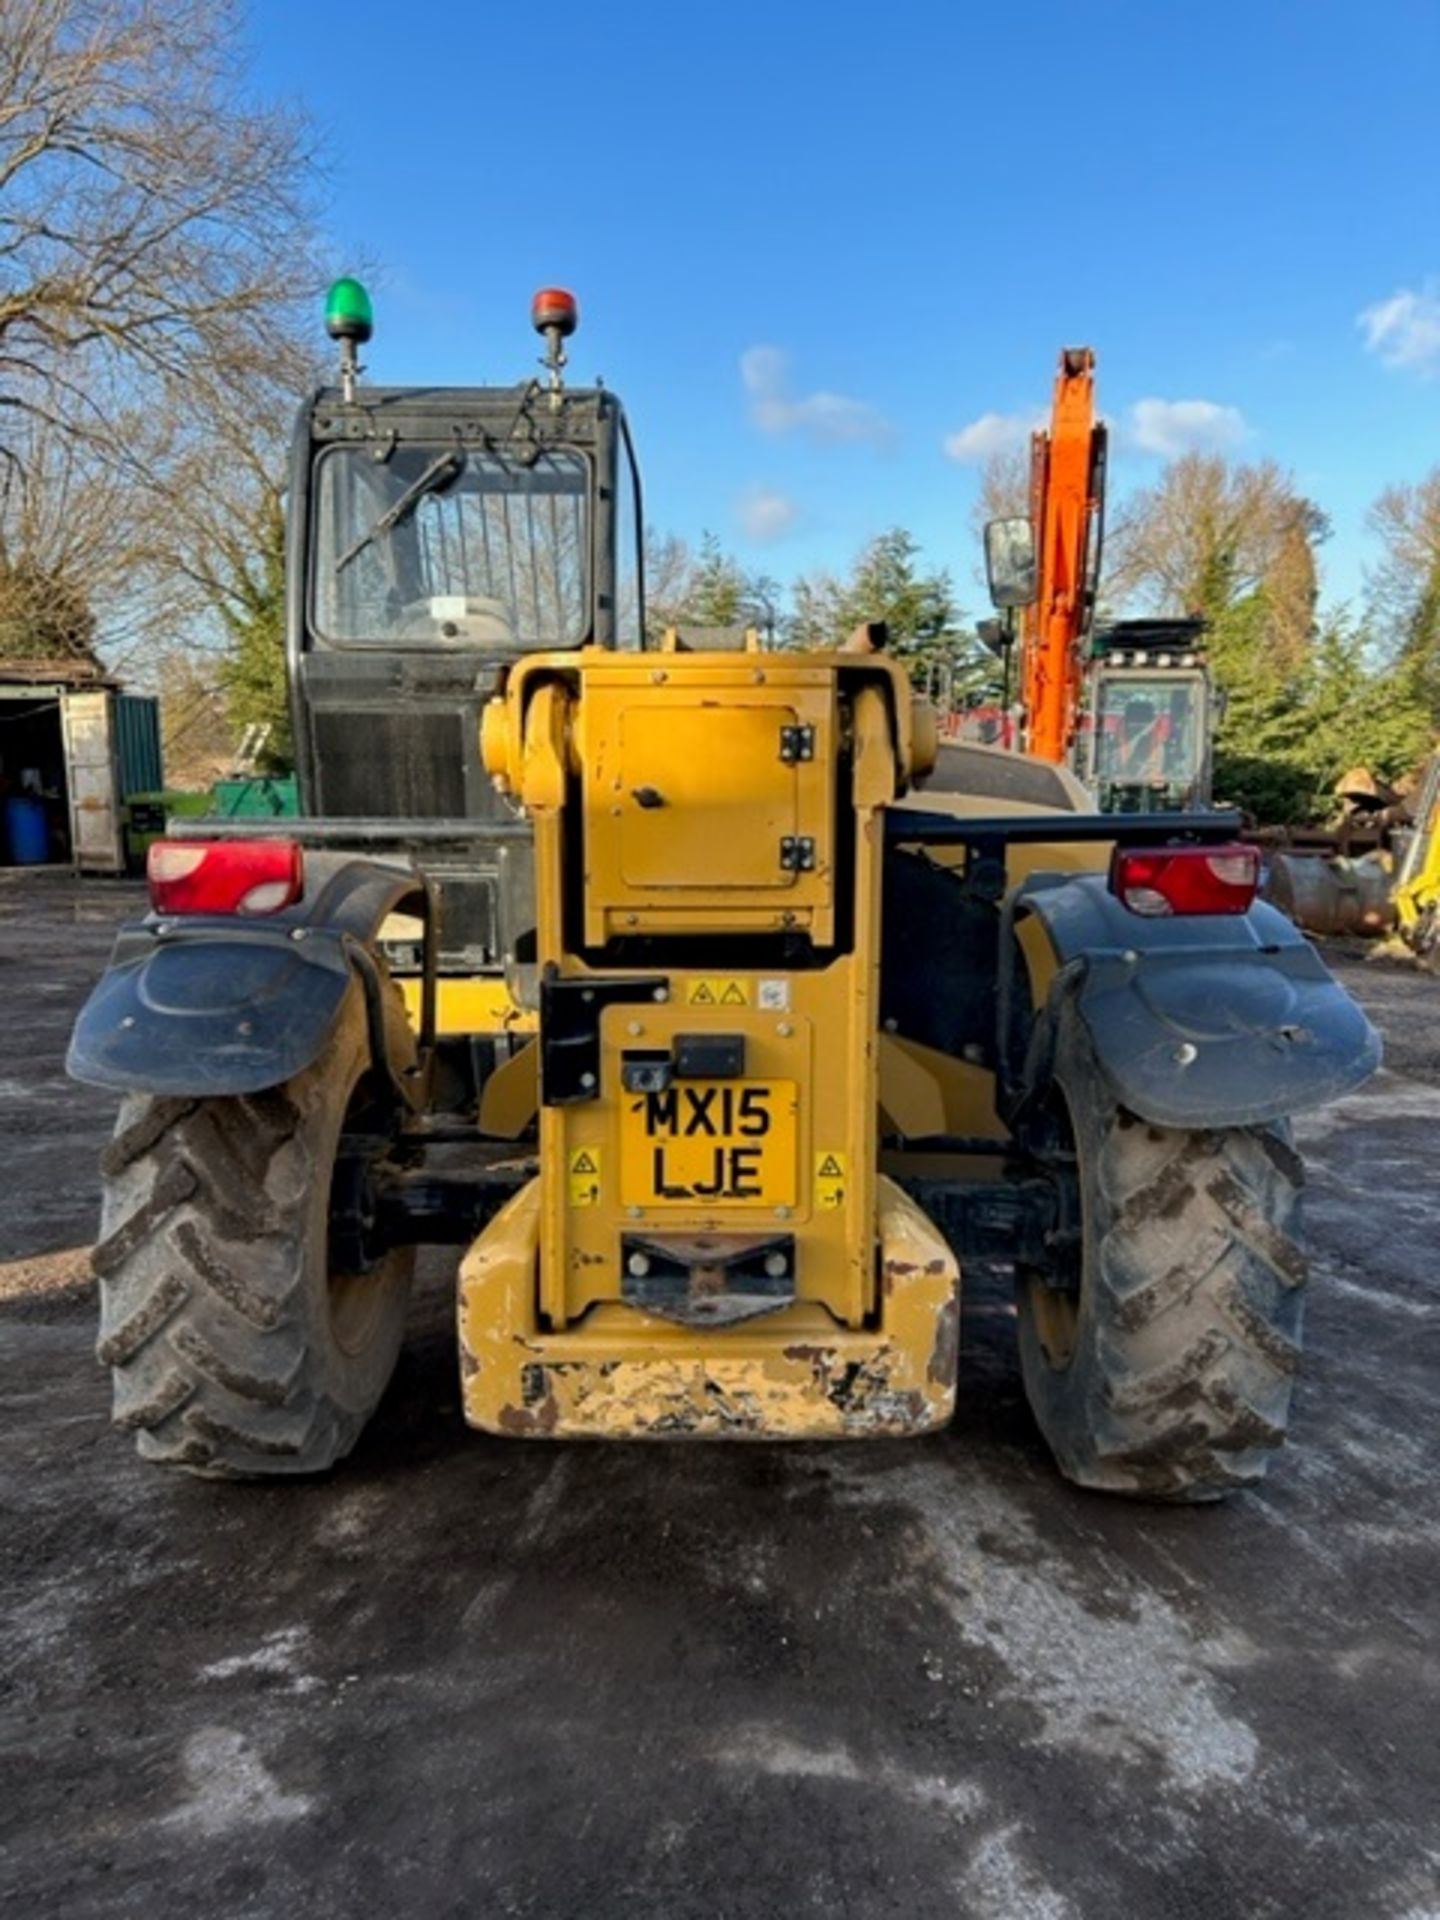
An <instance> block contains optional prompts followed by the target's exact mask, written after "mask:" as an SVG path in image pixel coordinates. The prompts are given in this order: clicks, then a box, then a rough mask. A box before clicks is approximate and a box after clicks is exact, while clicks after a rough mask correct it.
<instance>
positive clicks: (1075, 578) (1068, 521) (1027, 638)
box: [1020, 347, 1107, 761]
mask: <svg viewBox="0 0 1440 1920" xmlns="http://www.w3.org/2000/svg"><path fill="white" fill-rule="evenodd" d="M1106 438H1107V435H1106V429H1105V423H1104V421H1102V420H1097V419H1096V418H1095V354H1094V351H1093V349H1092V348H1090V347H1066V348H1065V349H1064V350H1063V351H1062V353H1061V355H1060V371H1059V373H1058V374H1057V375H1056V379H1055V399H1054V403H1053V405H1052V407H1051V412H1050V426H1049V430H1048V431H1047V430H1045V429H1044V428H1041V429H1040V430H1039V431H1038V432H1037V433H1035V434H1034V435H1033V436H1032V437H1031V441H1030V520H1031V526H1032V528H1033V529H1034V539H1035V547H1036V554H1035V558H1036V593H1035V597H1034V599H1033V600H1032V601H1031V602H1030V604H1029V606H1027V607H1026V608H1025V609H1024V615H1023V621H1022V627H1021V643H1020V697H1021V700H1022V701H1023V703H1024V707H1025V736H1024V738H1025V749H1026V751H1027V752H1028V753H1033V754H1035V755H1036V756H1037V757H1038V758H1039V759H1041V760H1056V761H1069V760H1070V759H1071V758H1072V756H1073V752H1074V747H1075V740H1076V733H1077V729H1078V727H1079V721H1080V698H1081V692H1082V689H1083V686H1084V678H1085V659H1084V650H1083V649H1084V640H1085V636H1086V634H1087V632H1088V630H1089V627H1090V623H1091V619H1092V616H1093V613H1094V608H1095V585H1096V582H1097V580H1098V579H1099V576H1100V551H1101V544H1102V531H1103V525H1104V502H1105V453H1106Z"/></svg>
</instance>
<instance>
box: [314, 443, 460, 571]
mask: <svg viewBox="0 0 1440 1920" xmlns="http://www.w3.org/2000/svg"><path fill="white" fill-rule="evenodd" d="M464 471H465V452H464V449H463V448H461V447H451V448H450V449H449V450H448V452H445V453H442V454H441V455H440V456H439V458H438V459H435V460H432V461H431V462H430V464H429V466H428V467H426V469H425V471H424V472H423V473H422V474H420V475H419V477H418V478H417V479H414V480H412V481H411V482H410V484H409V486H408V487H406V489H405V491H404V492H403V493H402V494H401V496H400V498H399V499H398V500H394V501H392V502H391V503H390V505H389V506H388V507H387V508H386V509H385V511H384V512H383V513H382V514H381V515H380V517H379V519H378V520H376V521H374V522H373V523H372V524H371V525H370V526H369V527H367V528H366V530H365V532H364V533H362V534H361V536H360V538H359V539H358V540H356V541H354V542H352V544H351V545H350V546H348V547H347V548H346V549H345V551H344V553H342V554H341V556H340V558H339V559H338V560H337V561H336V562H335V571H336V573H343V572H344V571H345V569H346V567H348V566H349V564H350V562H351V561H352V560H353V559H355V558H356V556H357V555H359V554H362V553H363V552H364V551H365V549H366V547H368V546H369V545H370V542H371V541H372V540H378V539H379V538H380V535H381V534H382V533H393V532H394V530H395V529H396V527H398V526H400V525H401V523H402V522H403V521H406V520H408V519H409V518H410V516H411V514H412V513H414V511H415V509H416V507H418V506H419V504H420V502H421V501H422V500H423V499H424V498H425V496H426V494H427V493H434V492H435V491H436V490H437V489H438V488H440V487H448V486H453V485H454V483H455V481H457V480H458V479H459V478H460V476H461V474H462V473H463V472H464Z"/></svg>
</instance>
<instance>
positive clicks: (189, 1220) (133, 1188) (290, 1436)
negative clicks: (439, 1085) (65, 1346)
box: [94, 980, 415, 1479]
mask: <svg viewBox="0 0 1440 1920" xmlns="http://www.w3.org/2000/svg"><path fill="white" fill-rule="evenodd" d="M384 991H385V994H386V1019H387V1024H388V1031H389V1035H390V1047H391V1059H392V1060H393V1061H398V1062H399V1063H401V1064H402V1065H408V1064H409V1063H411V1062H412V1061H413V1059H414V1041H413V1038H412V1036H411V1034H410V1031H409V1028H408V1026H407V1024H406V1021H405V1013H404V1007H403V1004H402V1002H401V1000H400V995H399V993H398V991H397V990H396V989H395V988H394V987H393V986H392V985H391V984H390V983H388V982H386V984H385V988H384ZM379 1097H380V1095H379V1089H378V1088H377V1086H376V1084H375V1076H374V1073H373V1069H372V1065H371V1059H370V1046H369V1035H368V1029H367V1022H366V1012H365V997H364V993H363V991H362V989H361V987H360V984H359V982H358V980H356V981H354V982H353V983H352V985H351V989H350V991H349V993H348V994H347V996H346V999H345V1002H344V1005H343V1008H342V1011H341V1015H340V1018H339V1021H338V1022H337V1025H336V1029H335V1032H334V1034H333V1036H332V1038H331V1041H330V1043H329V1044H328V1046H327V1047H326V1049H325V1052H324V1053H323V1054H322V1055H321V1057H320V1058H319V1059H318V1060H316V1061H315V1062H314V1064H313V1065H312V1066H309V1067H307V1068H305V1069H304V1071H303V1072H301V1073H298V1074H296V1075H295V1076H294V1078H293V1079H291V1080H289V1081H287V1082H286V1083H285V1084H284V1085H283V1086H279V1087H275V1088H272V1089H270V1090H268V1091H266V1092H264V1093H258V1094H247V1095H243V1096H239V1097H234V1098H224V1099H196V1100H185V1099H161V1098H154V1097H151V1096H147V1095H132V1096H130V1097H129V1098H127V1099H126V1101H125V1102H124V1105H123V1106H122V1107H121V1110H120V1118H119V1120H118V1122H117V1124H116V1129H115V1137H114V1139H113V1140H112V1141H111V1143H110V1145H109V1147H108V1148H107V1149H106V1152H105V1155H104V1158H103V1160H102V1162H101V1169H102V1172H103V1174H104V1200H103V1205H102V1211H101V1237H100V1242H99V1245H98V1246H97V1247H96V1249H95V1253H94V1265H95V1272H96V1275H97V1277H98V1278H99V1281H100V1339H99V1343H98V1346H97V1349H96V1350H97V1352H98V1354H99V1357H100V1359H101V1361H102V1362H103V1363H104V1364H105V1365H107V1366H108V1367H110V1368H111V1370H112V1377H113V1380H114V1389H115V1397H114V1420H115V1423H116V1425H117V1426H120V1427H122V1428H126V1429H129V1430H130V1431H132V1432H133V1433H134V1434H135V1437H136V1443H137V1446H138V1448H139V1451H140V1454H141V1457H142V1458H144V1459H146V1460H155V1461H160V1462H163V1463H165V1464H167V1465H170V1466H176V1467H183V1468H186V1469H188V1470H189V1471H190V1472H191V1473H196V1474H201V1475H204V1476H206V1477H209V1478H213V1479H247V1478H253V1477H258V1476H268V1475H277V1474H302V1473H315V1472H319V1471H321V1470H323V1469H324V1468H326V1467H329V1466H332V1465H333V1464H334V1463H335V1461H337V1460H339V1459H341V1458H343V1457H344V1455H345V1454H347V1453H348V1452H349V1451H350V1449H351V1447H353V1446H354V1444H355V1441H356V1440H357V1438H358V1437H359V1434H360V1430H361V1428H362V1427H363V1426H364V1425H365V1422H366V1421H367V1420H368V1419H369V1417H370V1415H371V1414H372V1413H373V1412H374V1410H375V1407H376V1404H377V1402H378V1401H379V1399H380V1396H381V1394H382V1393H383V1392H384V1390H385V1385H386V1382H387V1381H388V1380H389V1378H390V1375H391V1373H392V1372H393V1370H394V1367H395V1361H396V1358H397V1356H398V1354H399V1351H400V1342H401V1337H402V1334H403V1331H404V1323H405V1307H406V1300H407V1296H408V1294H409V1290H410V1281H411V1276H412V1273H413V1269H414V1258H415V1256H414V1249H413V1248H404V1249H402V1250H399V1251H396V1252H392V1253H388V1254H385V1255H384V1256H383V1257H382V1258H381V1259H380V1260H379V1261H378V1262H376V1263H375V1264H374V1265H371V1266H370V1267H369V1268H368V1270H367V1271H365V1272H346V1271H343V1270H340V1269H338V1268H337V1266H336V1263H335V1261H334V1260H333V1259H332V1256H331V1250H330V1213H331V1206H332V1184H333V1181H334V1175H335V1166H336V1158H337V1149H338V1147H339V1143H340V1140H341V1136H342V1134H359V1135H365V1134H367V1133H374V1132H375V1131H376V1130H377V1126H378V1113H379V1108H378V1107H377V1101H378V1099H379Z"/></svg>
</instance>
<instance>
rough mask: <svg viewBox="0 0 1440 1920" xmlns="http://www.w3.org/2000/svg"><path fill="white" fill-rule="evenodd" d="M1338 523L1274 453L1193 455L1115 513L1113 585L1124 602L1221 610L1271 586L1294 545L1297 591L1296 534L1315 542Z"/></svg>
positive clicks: (1292, 573) (1109, 568)
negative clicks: (1244, 462) (1250, 461)
mask: <svg viewBox="0 0 1440 1920" xmlns="http://www.w3.org/2000/svg"><path fill="white" fill-rule="evenodd" d="M1328 531H1329V528H1328V524H1327V522H1326V520H1325V516H1324V515H1323V514H1322V513H1321V512H1320V511H1319V509H1318V508H1317V507H1315V506H1314V505H1312V503H1311V502H1310V501H1308V500H1306V499H1304V498H1302V496H1301V495H1300V494H1298V493H1297V492H1296V491H1295V487H1294V483H1293V481H1292V480H1291V479H1290V477H1289V475H1288V474H1286V473H1284V472H1282V470H1281V469H1280V468H1279V467H1278V466H1276V465H1275V463H1274V462H1273V461H1270V460H1265V461H1261V462H1259V463H1258V464H1256V465H1254V466H1232V465H1231V464H1230V463H1229V462H1228V461H1227V460H1225V459H1224V458H1223V457H1221V456H1220V455H1218V454H1200V453H1187V454H1184V455H1182V456H1181V457H1180V459H1178V460H1174V461H1172V462H1171V463H1170V465H1169V466H1168V467H1167V468H1166V469H1165V471H1164V473H1163V474H1162V475H1161V477H1160V479H1159V481H1158V482H1157V483H1156V484H1155V486H1153V487H1146V488H1142V489H1141V490H1140V491H1139V492H1138V493H1134V494H1132V495H1131V496H1130V497H1129V499H1128V500H1126V501H1125V503H1124V504H1123V506H1122V507H1121V509H1120V510H1119V512H1118V513H1117V514H1116V515H1115V516H1114V518H1113V521H1112V524H1111V528H1110V532H1109V536H1108V539H1107V542H1106V584H1107V587H1108V589H1109V592H1110V593H1111V594H1113V595H1114V596H1115V598H1116V599H1117V600H1123V599H1126V598H1133V599H1135V600H1137V601H1139V602H1141V603H1142V604H1145V605H1147V606H1150V607H1153V608H1155V609H1156V610H1157V611H1161V612H1167V613H1197V612H1198V613H1205V614H1208V615H1210V616H1211V617H1212V618H1213V617H1214V616H1216V615H1217V614H1219V613H1221V612H1223V611H1224V610H1225V608H1227V607H1229V606H1233V605H1234V603H1235V602H1236V601H1237V600H1241V599H1243V598H1244V597H1245V596H1246V595H1248V594H1251V593H1254V592H1255V591H1256V589H1257V588H1259V587H1260V586H1261V585H1263V584H1264V583H1265V582H1266V580H1267V578H1269V577H1271V576H1272V575H1273V574H1274V573H1275V571H1276V569H1277V567H1281V566H1282V557H1283V556H1284V555H1285V554H1286V551H1287V548H1288V549H1289V555H1290V558H1289V589H1290V590H1293V591H1298V590H1299V587H1300V586H1301V585H1302V584H1303V583H1301V581H1300V571H1301V570H1300V569H1299V568H1298V567H1297V566H1296V564H1295V560H1296V554H1295V542H1296V540H1297V538H1298V539H1299V540H1300V541H1303V543H1304V544H1305V546H1306V548H1307V550H1308V549H1309V548H1312V547H1313V546H1314V545H1315V544H1316V543H1317V542H1319V541H1320V540H1323V539H1324V538H1325V535H1326V534H1327V533H1328ZM1282 571H1283V568H1282ZM1311 617H1313V602H1312V616H1311Z"/></svg>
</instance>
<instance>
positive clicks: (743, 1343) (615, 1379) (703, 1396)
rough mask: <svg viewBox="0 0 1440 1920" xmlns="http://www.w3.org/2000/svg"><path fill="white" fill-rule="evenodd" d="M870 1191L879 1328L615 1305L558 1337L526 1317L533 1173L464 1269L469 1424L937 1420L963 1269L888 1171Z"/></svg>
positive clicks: (810, 1427)
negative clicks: (719, 1322) (707, 1318)
mask: <svg viewBox="0 0 1440 1920" xmlns="http://www.w3.org/2000/svg"><path fill="white" fill-rule="evenodd" d="M877 1200H878V1215H877V1220H878V1227H879V1241H880V1310H879V1315H878V1324H877V1325H875V1326H872V1327H865V1328H856V1327H842V1326H840V1325H839V1324H838V1323H837V1322H836V1321H835V1320H834V1318H833V1317H832V1316H831V1315H830V1314H828V1313H827V1312H826V1311H825V1310H824V1308H823V1307H821V1306H819V1305H818V1304H817V1303H815V1302H813V1301H799V1302H797V1303H796V1304H795V1305H794V1306H792V1307H788V1308H786V1309H785V1310H784V1311H783V1312H780V1313H775V1314H770V1315H767V1316H765V1317H764V1318H762V1319H759V1320H750V1321H746V1322H745V1323H744V1324H743V1325H740V1326H736V1327H729V1328H723V1329H721V1328H715V1329H707V1330H705V1331H704V1332H697V1331H696V1330H695V1329H693V1328H687V1327H682V1326H677V1325H675V1324H673V1323H672V1322H669V1321H665V1320H659V1319H655V1318H652V1317H651V1316H649V1315H646V1314H643V1313H639V1312H636V1311H635V1310H634V1309H633V1308H629V1307H625V1306H621V1305H620V1304H618V1303H611V1304H603V1305H599V1306H596V1307H593V1308H592V1309H591V1311H590V1312H589V1314H587V1315H586V1317H585V1319H584V1320H583V1321H581V1322H577V1323H575V1324H574V1325H572V1326H570V1327H567V1328H565V1329H564V1330H563V1331H558V1332H557V1331H555V1330H553V1329H551V1328H548V1327H543V1326H542V1325H541V1322H540V1318H539V1314H538V1312H537V1306H536V1290H535V1274H536V1267H537V1263H538V1259H539V1243H540V1226H541V1217H542V1210H541V1193H540V1181H539V1180H538V1179H537V1180H533V1181H531V1183H530V1184H529V1185H528V1186H527V1187H525V1188H524V1189H523V1190H522V1191H521V1192H520V1193H518V1194H517V1195H516V1196H515V1198H514V1199H513V1200H512V1201H510V1203H509V1204H508V1205H507V1206H506V1207H505V1208H504V1210H503V1211H502V1212H501V1213H499V1214H497V1215H496V1217H495V1218H494V1219H493V1220H492V1221H491V1222H490V1224H489V1226H488V1227H487V1228H486V1229H485V1231H484V1233H483V1234H482V1235H481V1236H480V1238H479V1239H478V1240H477V1241H476V1242H475V1243H474V1245H473V1246H472V1247H471V1248H470V1250H469V1252H468V1253H467V1254H466V1256H465V1259H464V1261H463V1263H462V1265H461V1269H460V1293H459V1333H460V1352H461V1370H462V1375H463V1385H464V1399H465V1417H466V1419H467V1420H468V1421H469V1422H470V1424H471V1425H472V1426H476V1427H481V1428H484V1429H485V1430H486V1431H487V1432H490V1433H497V1434H512V1435H518V1436H522V1437H526V1438H546V1439H581V1438H584V1439H669V1438H698V1439H720V1438H738V1439H757V1440H766V1439H769V1440H775V1439H788V1440H817V1439H841V1438H868V1437H873V1436H883V1435H905V1434H917V1433H926V1432H929V1431H930V1430H932V1429H933V1428H935V1427H939V1426H943V1425H944V1423H945V1422H946V1421H947V1420H948V1419H949V1418H950V1416H951V1413H952V1412H953V1411H954V1405H955V1378H956V1369H957V1364H958V1348H959V1325H960V1305H959V1301H960V1295H959V1287H960V1274H959V1269H958V1267H957V1265H956V1262H955V1258H954V1255H953V1254H952V1253H951V1251H950V1249H949V1248H948V1247H947V1246H946V1244H945V1242H944V1241H943V1240H942V1239H941V1238H940V1236H939V1234H938V1233H937V1232H936V1230H935V1228H934V1227H933V1226H932V1225H931V1224H930V1222H929V1221H928V1220H927V1219H926V1217H925V1215H924V1214H923V1213H922V1212H921V1211H920V1209H919V1208H918V1207H917V1206H916V1205H915V1203H914V1202H913V1201H912V1200H910V1199H909V1198H908V1197H907V1196H906V1195H905V1194H904V1193H902V1192H901V1190H900V1189H899V1188H898V1187H897V1186H895V1185H894V1184H893V1183H892V1182H891V1181H889V1180H886V1179H883V1178H882V1179H880V1181H879V1182H878V1191H877ZM616 1257H617V1259H618V1242H617V1245H616Z"/></svg>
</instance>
